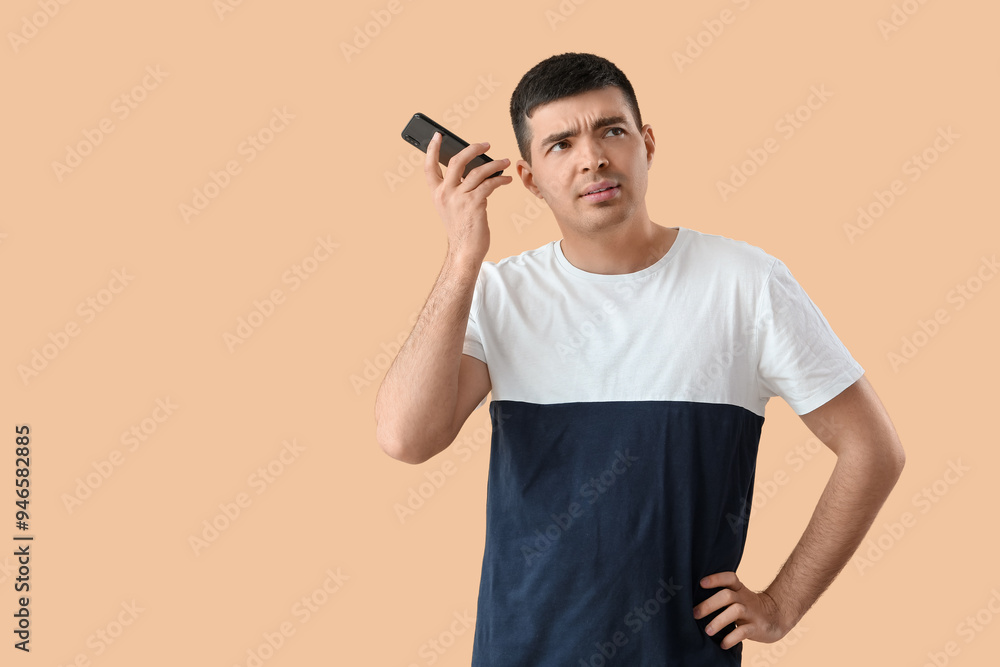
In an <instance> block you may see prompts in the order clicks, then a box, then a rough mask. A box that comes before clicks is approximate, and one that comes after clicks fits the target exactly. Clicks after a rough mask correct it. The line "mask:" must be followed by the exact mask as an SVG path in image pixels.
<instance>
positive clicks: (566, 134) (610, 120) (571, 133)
mask: <svg viewBox="0 0 1000 667" xmlns="http://www.w3.org/2000/svg"><path fill="white" fill-rule="evenodd" d="M625 123H626V120H625V116H602V117H601V118H598V119H597V120H595V121H594V124H593V125H592V126H591V129H593V130H599V129H601V128H602V127H605V126H607V125H624V124H625ZM576 134H577V132H576V130H563V131H562V132H556V133H555V134H550V135H549V136H547V137H545V138H544V139H542V144H541V146H540V147H539V148H540V149H541V150H545V147H546V146H548V145H549V144H555V143H559V142H560V141H562V140H563V139H569V138H570V137H575V136H576Z"/></svg>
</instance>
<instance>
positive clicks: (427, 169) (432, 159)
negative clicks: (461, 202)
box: [424, 132, 444, 188]
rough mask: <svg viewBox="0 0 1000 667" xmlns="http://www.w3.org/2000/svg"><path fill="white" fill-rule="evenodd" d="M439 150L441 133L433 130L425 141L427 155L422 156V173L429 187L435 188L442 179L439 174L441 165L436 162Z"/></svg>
mask: <svg viewBox="0 0 1000 667" xmlns="http://www.w3.org/2000/svg"><path fill="white" fill-rule="evenodd" d="M440 151H441V133H440V132H435V133H434V136H433V137H431V140H430V141H428V142H427V155H426V156H425V157H424V174H425V175H426V176H427V184H428V185H429V186H431V188H436V187H437V186H438V184H439V183H440V182H441V181H443V180H444V176H442V175H441V166H440V165H439V164H438V155H439V153H440Z"/></svg>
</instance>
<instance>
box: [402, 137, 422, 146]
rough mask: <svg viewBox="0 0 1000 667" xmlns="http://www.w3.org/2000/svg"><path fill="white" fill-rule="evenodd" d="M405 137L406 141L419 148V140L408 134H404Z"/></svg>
mask: <svg viewBox="0 0 1000 667" xmlns="http://www.w3.org/2000/svg"><path fill="white" fill-rule="evenodd" d="M405 139H406V140H407V141H409V142H410V143H411V144H413V145H414V146H416V147H417V148H420V142H419V141H417V140H416V139H414V138H413V137H411V136H410V135H408V134H407V135H406V136H405Z"/></svg>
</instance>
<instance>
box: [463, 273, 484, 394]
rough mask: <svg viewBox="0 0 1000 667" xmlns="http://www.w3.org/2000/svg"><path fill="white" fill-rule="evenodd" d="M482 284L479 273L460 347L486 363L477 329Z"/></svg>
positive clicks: (481, 274)
mask: <svg viewBox="0 0 1000 667" xmlns="http://www.w3.org/2000/svg"><path fill="white" fill-rule="evenodd" d="M482 283H483V272H482V271H480V272H479V277H478V278H476V287H475V290H474V291H473V293H472V307H471V308H470V309H469V322H468V324H467V325H466V328H465V343H464V344H463V346H462V353H463V354H468V355H469V356H472V357H475V358H476V359H479V360H480V361H481V362H483V363H486V351H485V350H484V349H483V335H482V331H480V329H479V307H480V304H481V303H482ZM488 396H489V394H487V395H486V396H483V400H481V401H479V405H477V406H476V410H478V409H479V408H481V407H483V405H485V404H486V399H487V397H488Z"/></svg>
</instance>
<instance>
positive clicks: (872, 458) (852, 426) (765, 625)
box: [694, 375, 906, 649]
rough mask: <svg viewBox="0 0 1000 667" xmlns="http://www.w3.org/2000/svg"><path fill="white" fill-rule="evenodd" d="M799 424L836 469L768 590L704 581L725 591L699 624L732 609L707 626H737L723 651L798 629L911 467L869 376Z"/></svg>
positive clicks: (730, 575) (729, 576) (728, 576)
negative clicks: (831, 454)
mask: <svg viewBox="0 0 1000 667" xmlns="http://www.w3.org/2000/svg"><path fill="white" fill-rule="evenodd" d="M800 418H801V419H802V421H803V422H805V424H806V426H807V427H809V430H811V431H812V432H813V433H814V434H815V435H816V437H818V438H819V439H820V440H822V441H823V443H824V444H825V445H827V446H828V447H829V448H830V449H832V450H833V452H834V453H835V454H836V455H837V464H836V466H835V467H834V469H833V473H832V474H831V475H830V480H829V482H827V485H826V488H825V489H824V490H823V494H822V496H820V499H819V502H818V503H817V505H816V509H815V511H814V512H813V515H812V518H811V519H810V520H809V524H808V525H807V526H806V529H805V532H804V533H803V534H802V538H801V539H800V540H799V542H798V544H797V545H796V546H795V549H793V550H792V553H791V555H790V556H789V557H788V560H786V561H785V563H784V565H782V567H781V570H780V571H779V572H778V574H777V576H776V577H775V578H774V581H773V582H771V585H770V586H768V587H767V588H766V589H765V590H763V591H760V592H755V591H751V590H750V589H749V588H747V587H746V586H744V585H743V584H742V583H741V582H740V580H739V578H737V576H736V573H735V572H718V573H715V574H712V575H709V576H707V577H705V578H704V579H702V581H701V585H702V586H703V587H704V588H717V587H725V588H724V589H723V590H721V591H719V592H717V593H716V594H715V595H713V596H711V597H710V598H708V599H707V600H705V601H703V602H702V603H701V604H699V605H697V606H695V607H694V617H695V618H702V617H704V616H707V615H708V614H710V613H712V612H714V611H715V610H716V609H721V608H723V607H726V609H724V610H723V611H722V612H720V613H719V615H718V616H717V617H716V618H714V619H713V620H712V622H711V623H710V624H709V625H708V626H707V627H706V632H707V633H708V634H709V635H714V634H715V633H716V632H718V631H719V630H720V629H722V628H724V627H726V626H727V625H729V624H730V623H734V622H735V623H736V624H737V628H736V629H735V630H734V631H732V632H731V633H729V635H727V636H726V637H724V638H723V641H722V644H721V646H722V648H724V649H728V648H731V647H733V646H735V645H736V644H738V643H739V642H741V641H743V640H744V639H752V640H753V641H757V642H765V643H770V642H776V641H778V640H779V639H781V638H782V637H784V636H785V635H786V634H788V632H790V631H791V629H792V628H793V627H795V625H796V624H797V623H798V622H799V620H800V619H801V618H802V617H803V616H804V615H805V613H806V612H807V611H808V610H809V608H810V607H811V606H812V605H813V603H814V602H816V600H817V599H818V598H819V596H820V595H821V594H822V593H823V592H824V591H825V590H826V589H827V588H828V587H829V586H830V584H831V583H832V582H833V580H834V579H835V578H836V576H837V575H838V574H839V573H840V571H841V570H842V569H843V568H844V566H845V565H847V563H848V561H849V560H850V559H851V556H852V555H854V552H855V551H856V550H857V548H858V546H859V545H860V544H861V541H862V540H863V539H864V537H865V535H866V534H867V533H868V530H869V529H870V528H871V525H872V523H873V522H874V521H875V517H876V516H877V515H878V513H879V510H880V509H881V508H882V505H883V504H884V503H885V500H886V498H887V497H888V496H889V493H890V492H891V491H892V488H893V487H894V486H895V484H896V481H897V480H898V479H899V475H900V473H901V472H902V470H903V465H904V463H905V461H906V455H905V453H904V452H903V447H902V445H901V444H900V442H899V437H898V436H897V435H896V430H895V428H894V427H893V425H892V421H891V420H890V419H889V415H888V413H887V412H886V410H885V407H884V406H883V405H882V402H881V401H880V400H879V398H878V395H877V394H876V393H875V390H874V389H873V388H872V386H871V384H870V383H869V382H868V379H867V378H866V377H865V376H864V375H862V376H861V377H860V378H859V379H858V380H857V381H856V382H855V383H854V384H852V385H851V386H850V387H848V388H847V389H845V390H844V391H842V392H841V393H840V394H838V395H837V396H835V397H834V398H832V399H831V400H829V401H827V402H826V403H825V404H823V405H821V406H820V407H818V408H816V409H815V410H813V411H811V412H807V413H805V414H803V415H800Z"/></svg>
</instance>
